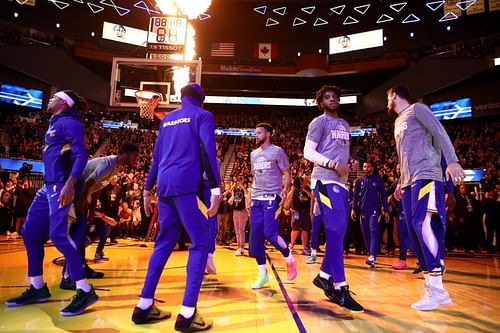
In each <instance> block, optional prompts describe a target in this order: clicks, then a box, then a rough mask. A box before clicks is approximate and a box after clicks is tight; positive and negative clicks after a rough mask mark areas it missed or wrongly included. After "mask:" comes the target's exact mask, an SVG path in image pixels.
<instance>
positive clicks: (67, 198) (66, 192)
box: [59, 183, 75, 208]
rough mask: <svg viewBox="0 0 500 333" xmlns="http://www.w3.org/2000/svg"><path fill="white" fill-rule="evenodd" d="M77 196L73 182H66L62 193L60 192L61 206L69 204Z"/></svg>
mask: <svg viewBox="0 0 500 333" xmlns="http://www.w3.org/2000/svg"><path fill="white" fill-rule="evenodd" d="M74 198H75V187H74V185H73V184H69V183H66V184H64V186H63V188H62V190H61V193H60V194H59V208H62V207H64V206H66V205H69V204H70V203H72V202H73V199H74Z"/></svg>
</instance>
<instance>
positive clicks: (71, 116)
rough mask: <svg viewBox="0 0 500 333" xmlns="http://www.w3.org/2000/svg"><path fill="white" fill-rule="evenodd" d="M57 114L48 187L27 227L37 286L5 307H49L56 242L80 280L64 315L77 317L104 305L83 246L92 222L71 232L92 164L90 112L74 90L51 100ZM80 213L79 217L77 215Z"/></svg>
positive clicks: (46, 161)
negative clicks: (50, 261) (50, 257)
mask: <svg viewBox="0 0 500 333" xmlns="http://www.w3.org/2000/svg"><path fill="white" fill-rule="evenodd" d="M47 108H48V111H49V112H50V113H52V117H51V118H50V122H49V129H48V130H47V132H46V133H45V148H44V150H43V157H42V159H43V165H44V174H43V178H44V185H43V186H42V188H41V189H40V190H39V191H38V193H37V194H36V197H35V199H34V200H33V202H32V203H31V206H30V209H29V211H28V217H27V219H26V223H25V224H24V227H23V240H24V245H25V247H26V251H27V253H28V276H29V277H30V279H31V285H30V288H29V289H28V290H26V291H25V292H24V293H23V294H22V295H21V296H19V297H15V298H11V299H9V300H7V301H6V302H5V304H6V305H7V306H9V307H13V306H21V305H26V304H32V303H41V302H45V301H47V300H48V299H49V298H50V292H49V288H48V287H47V284H46V283H45V282H44V280H43V257H44V244H45V243H46V242H47V240H48V239H49V238H50V239H51V240H52V242H53V243H54V245H55V247H56V248H57V249H58V250H59V251H60V252H62V253H63V255H64V259H65V261H66V263H67V265H68V268H69V274H70V276H71V279H72V280H73V281H76V295H75V297H73V298H72V301H71V303H70V304H69V305H68V306H66V307H65V308H64V309H62V310H61V312H60V314H61V315H62V316H75V315H78V314H80V313H82V312H83V311H85V309H86V308H87V307H89V306H90V305H92V304H94V303H95V302H97V300H98V296H97V295H96V293H95V291H94V288H93V287H92V285H91V284H89V283H88V282H87V280H86V279H85V272H84V270H83V263H82V259H81V254H80V251H79V249H80V246H82V244H80V243H81V242H82V241H83V239H84V234H85V231H86V227H87V226H86V219H85V218H83V216H82V214H80V212H77V213H76V216H75V217H74V218H75V219H76V222H75V225H74V226H73V228H72V229H71V231H70V232H68V230H69V225H68V223H69V222H68V221H69V219H70V218H69V216H68V215H69V212H70V208H71V209H72V211H73V212H74V211H75V209H74V204H76V203H77V202H78V200H79V198H80V194H81V190H82V187H81V186H82V184H81V183H79V179H80V176H81V175H82V172H83V170H84V168H85V165H86V163H87V150H86V149H85V143H84V142H85V141H84V130H83V124H82V122H81V118H80V117H81V113H84V112H86V111H87V110H88V105H87V102H86V101H85V99H83V98H82V97H80V96H79V95H78V94H76V93H75V92H74V91H71V90H63V91H59V92H57V93H55V94H54V96H53V97H52V98H51V99H50V100H49V104H48V107H47ZM73 214H75V213H73Z"/></svg>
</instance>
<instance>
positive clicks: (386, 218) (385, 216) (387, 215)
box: [384, 213, 390, 223]
mask: <svg viewBox="0 0 500 333" xmlns="http://www.w3.org/2000/svg"><path fill="white" fill-rule="evenodd" d="M384 218H385V223H388V222H389V219H390V217H389V213H384Z"/></svg>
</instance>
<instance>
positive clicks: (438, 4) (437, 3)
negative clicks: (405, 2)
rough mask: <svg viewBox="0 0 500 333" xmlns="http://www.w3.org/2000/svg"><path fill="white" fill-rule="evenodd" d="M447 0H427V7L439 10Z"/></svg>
mask: <svg viewBox="0 0 500 333" xmlns="http://www.w3.org/2000/svg"><path fill="white" fill-rule="evenodd" d="M444 2H445V0H440V1H432V2H427V3H426V4H425V5H426V6H427V8H429V9H430V10H432V11H433V12H435V11H436V10H438V9H439V8H440V7H441V6H442V5H444Z"/></svg>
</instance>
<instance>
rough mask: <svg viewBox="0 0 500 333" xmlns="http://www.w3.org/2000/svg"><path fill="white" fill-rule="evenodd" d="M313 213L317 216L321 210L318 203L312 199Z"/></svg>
mask: <svg viewBox="0 0 500 333" xmlns="http://www.w3.org/2000/svg"><path fill="white" fill-rule="evenodd" d="M313 214H314V216H318V215H319V214H321V211H320V209H319V204H318V202H317V201H314V206H313Z"/></svg>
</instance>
